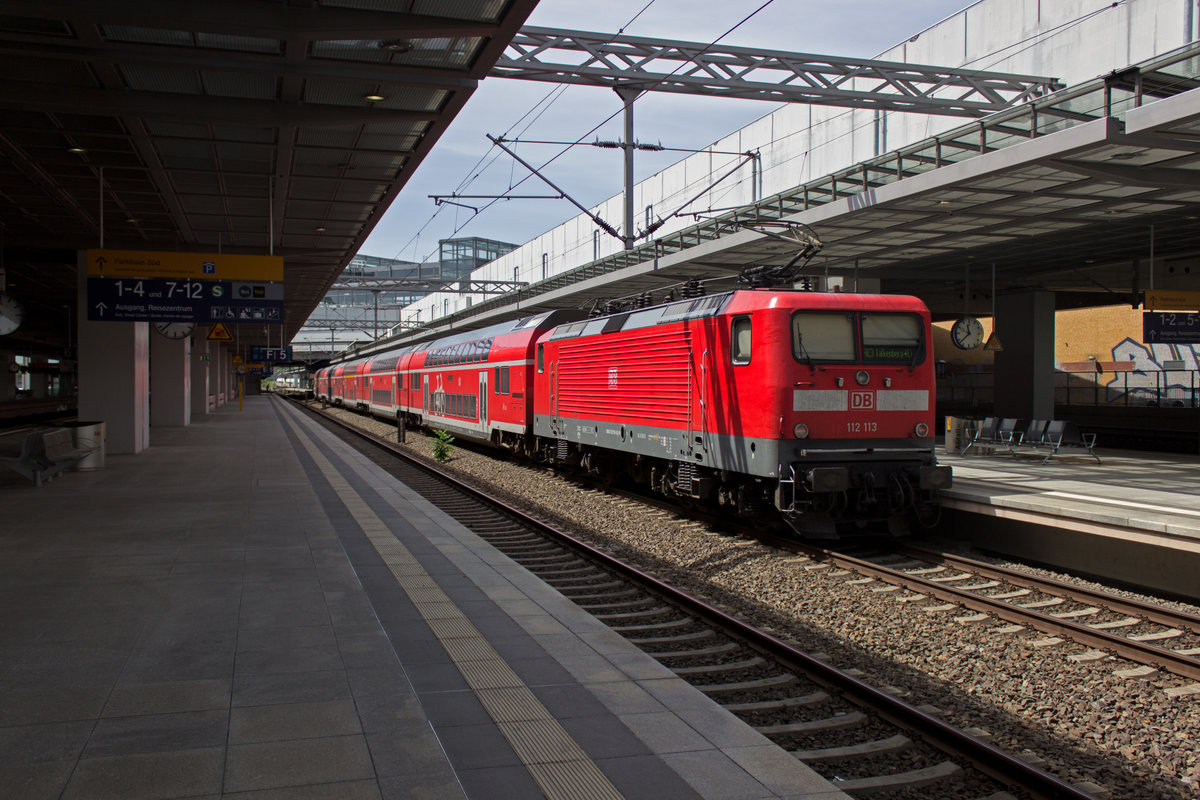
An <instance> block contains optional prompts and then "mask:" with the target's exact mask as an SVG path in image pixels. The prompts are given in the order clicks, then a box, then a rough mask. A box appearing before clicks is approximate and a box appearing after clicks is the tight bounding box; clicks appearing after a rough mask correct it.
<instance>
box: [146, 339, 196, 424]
mask: <svg viewBox="0 0 1200 800" xmlns="http://www.w3.org/2000/svg"><path fill="white" fill-rule="evenodd" d="M191 349H192V338H191V337H190V336H185V337H183V338H182V339H168V338H166V337H165V336H162V335H161V334H158V333H155V334H154V335H153V336H152V337H151V339H150V424H151V425H174V426H178V425H189V424H191V421H192V386H191V376H192V353H191Z"/></svg>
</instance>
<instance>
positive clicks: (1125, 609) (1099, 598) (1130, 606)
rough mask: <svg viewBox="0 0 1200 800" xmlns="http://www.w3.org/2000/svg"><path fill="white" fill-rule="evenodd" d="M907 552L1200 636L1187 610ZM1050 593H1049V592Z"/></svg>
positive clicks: (1197, 619) (948, 556)
mask: <svg viewBox="0 0 1200 800" xmlns="http://www.w3.org/2000/svg"><path fill="white" fill-rule="evenodd" d="M908 552H909V553H910V554H911V555H913V556H914V557H916V558H923V559H925V560H927V561H936V562H940V563H942V564H945V565H947V566H954V567H959V568H961V569H969V570H971V571H972V572H975V573H978V574H979V575H980V576H983V577H988V578H995V579H996V580H1002V581H1004V582H1005V583H1011V584H1013V585H1014V586H1020V587H1022V588H1025V589H1037V590H1039V591H1045V589H1046V587H1050V588H1051V589H1052V590H1053V592H1052V593H1055V594H1057V593H1060V592H1061V593H1062V594H1066V595H1069V596H1070V597H1071V599H1073V600H1078V601H1079V602H1086V603H1102V604H1104V605H1105V606H1106V607H1108V608H1109V609H1110V610H1112V611H1118V612H1120V613H1122V614H1130V615H1134V616H1140V617H1143V618H1144V619H1145V620H1146V621H1148V622H1154V623H1157V624H1159V625H1169V626H1171V627H1173V628H1174V627H1180V628H1186V629H1187V630H1190V631H1191V632H1192V633H1196V634H1200V616H1196V615H1195V614H1189V613H1187V612H1184V611H1172V610H1171V609H1169V608H1163V607H1161V606H1156V605H1154V604H1152V603H1147V602H1145V601H1142V600H1134V599H1132V598H1128V597H1118V596H1117V595H1114V594H1110V593H1108V592H1104V591H1101V590H1099V589H1092V588H1089V587H1087V586H1076V585H1075V584H1073V583H1066V582H1065V581H1060V580H1056V579H1054V578H1040V577H1038V576H1036V575H1028V574H1026V573H1024V572H1018V571H1016V570H1014V569H1008V568H1007V567H998V566H995V565H993V564H985V563H984V562H982V561H976V560H974V559H971V558H966V557H965V556H959V555H954V554H953V553H938V552H935V551H933V550H926V549H924V548H922V547H911V546H910V547H909V548H908ZM1048 593H1050V592H1048Z"/></svg>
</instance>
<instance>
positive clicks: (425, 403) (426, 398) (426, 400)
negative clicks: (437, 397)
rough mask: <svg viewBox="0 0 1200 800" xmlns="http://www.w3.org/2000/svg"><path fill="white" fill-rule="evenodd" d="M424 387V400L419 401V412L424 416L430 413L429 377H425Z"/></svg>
mask: <svg viewBox="0 0 1200 800" xmlns="http://www.w3.org/2000/svg"><path fill="white" fill-rule="evenodd" d="M424 385H425V395H424V399H423V400H422V401H421V403H422V405H421V410H422V411H423V412H424V413H425V414H428V413H429V411H430V408H429V375H425V380H424Z"/></svg>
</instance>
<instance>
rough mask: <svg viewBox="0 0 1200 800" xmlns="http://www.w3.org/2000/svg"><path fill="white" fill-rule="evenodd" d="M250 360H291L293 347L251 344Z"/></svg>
mask: <svg viewBox="0 0 1200 800" xmlns="http://www.w3.org/2000/svg"><path fill="white" fill-rule="evenodd" d="M250 360H251V361H291V360H292V348H291V346H290V345H289V346H287V347H263V346H261V345H257V344H255V345H250Z"/></svg>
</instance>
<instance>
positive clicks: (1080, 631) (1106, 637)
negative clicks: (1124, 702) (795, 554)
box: [802, 546, 1200, 680]
mask: <svg viewBox="0 0 1200 800" xmlns="http://www.w3.org/2000/svg"><path fill="white" fill-rule="evenodd" d="M802 548H803V549H804V551H806V553H807V554H808V555H810V556H811V557H812V558H814V559H816V560H821V561H828V562H830V563H834V564H837V565H839V566H842V567H846V568H848V569H852V570H854V571H856V572H859V573H861V574H862V575H866V576H870V577H873V578H878V579H880V580H882V581H884V582H885V583H890V584H893V585H896V586H903V587H904V588H906V589H910V590H912V591H914V592H919V593H921V594H926V595H931V596H933V597H935V598H937V599H939V600H943V601H946V602H950V603H956V604H958V605H961V606H963V607H965V608H969V609H971V610H973V611H979V612H982V613H987V614H993V615H995V616H997V617H999V618H1000V619H1003V620H1005V621H1007V622H1011V623H1014V624H1018V625H1027V626H1029V627H1032V628H1035V629H1037V630H1039V631H1042V632H1043V633H1048V634H1051V635H1053V636H1058V635H1062V636H1067V637H1069V638H1071V639H1073V640H1075V641H1076V642H1079V643H1080V644H1086V645H1088V646H1089V647H1094V648H1096V649H1103V650H1109V651H1111V652H1113V653H1116V654H1117V655H1119V656H1121V657H1122V658H1126V659H1128V660H1130V661H1134V662H1136V663H1138V664H1144V665H1147V666H1152V667H1156V668H1159V669H1165V670H1166V671H1168V672H1170V673H1172V674H1175V675H1180V676H1182V677H1185V678H1191V679H1192V680H1200V661H1198V660H1197V659H1196V658H1195V657H1193V656H1187V655H1182V654H1180V653H1176V652H1175V651H1173V650H1168V649H1166V648H1164V647H1159V646H1157V645H1153V644H1149V643H1147V642H1138V641H1135V640H1133V639H1127V638H1124V637H1122V636H1118V635H1114V634H1110V633H1107V632H1105V631H1102V630H1097V629H1095V628H1091V627H1089V626H1087V625H1081V624H1079V623H1077V622H1071V621H1070V620H1066V619H1060V618H1058V617H1053V616H1050V615H1048V614H1043V613H1041V612H1039V611H1034V610H1032V609H1028V608H1021V607H1020V606H1016V605H1013V604H1011V603H1006V602H1004V601H1003V600H994V599H992V598H989V597H987V596H986V595H980V594H975V593H972V592H968V591H965V590H963V589H956V588H954V587H952V586H946V585H944V584H941V583H937V582H935V581H930V580H926V579H925V578H922V577H920V576H917V575H910V574H908V573H906V572H902V571H900V570H894V569H891V568H890V567H883V566H880V565H878V564H874V563H872V562H870V561H866V560H864V559H861V558H856V557H855V556H850V555H845V554H843V553H836V552H831V551H828V550H822V549H819V548H814V547H810V546H802ZM1050 593H1051V594H1052V592H1050Z"/></svg>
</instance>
